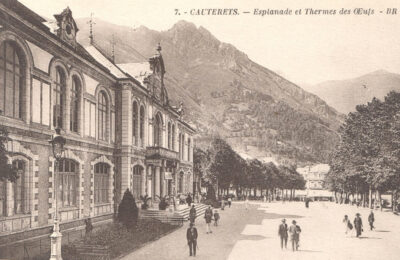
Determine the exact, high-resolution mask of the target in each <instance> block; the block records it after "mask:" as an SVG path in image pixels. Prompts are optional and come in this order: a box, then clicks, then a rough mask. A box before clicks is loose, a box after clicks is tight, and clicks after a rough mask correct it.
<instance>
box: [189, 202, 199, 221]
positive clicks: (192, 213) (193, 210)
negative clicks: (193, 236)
mask: <svg viewBox="0 0 400 260" xmlns="http://www.w3.org/2000/svg"><path fill="white" fill-rule="evenodd" d="M196 216H197V212H196V208H195V207H194V205H192V208H191V209H190V213H189V220H190V223H194V221H195V220H196Z"/></svg>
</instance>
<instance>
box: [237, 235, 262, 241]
mask: <svg viewBox="0 0 400 260" xmlns="http://www.w3.org/2000/svg"><path fill="white" fill-rule="evenodd" d="M241 236H243V237H241V238H239V239H240V240H263V239H266V238H268V237H265V236H260V235H241Z"/></svg>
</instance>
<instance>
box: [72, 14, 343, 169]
mask: <svg viewBox="0 0 400 260" xmlns="http://www.w3.org/2000/svg"><path fill="white" fill-rule="evenodd" d="M87 21H88V20H87V19H80V20H78V21H77V23H78V27H79V29H80V31H79V33H78V40H79V41H80V42H81V43H82V44H83V45H87V44H88V25H87ZM94 32H95V35H94V40H95V43H96V44H97V45H98V46H100V47H101V48H102V49H103V50H104V51H106V52H108V53H111V39H112V37H113V36H112V34H114V41H115V43H116V44H115V59H116V63H127V62H140V61H144V60H147V57H150V56H152V55H153V54H154V53H155V47H156V45H157V43H159V42H160V43H161V46H162V54H163V57H164V62H165V66H166V70H167V73H166V76H165V77H166V87H167V90H168V93H169V97H170V99H171V100H172V104H177V103H178V102H179V101H183V102H184V104H185V120H187V121H189V122H190V123H191V124H193V125H194V126H195V128H196V129H197V131H198V138H197V144H198V145H200V146H202V145H206V144H207V142H209V140H210V137H212V136H216V135H218V136H220V137H223V138H224V139H226V140H227V141H228V142H229V143H230V144H231V145H232V147H233V148H234V149H235V150H236V151H237V152H239V153H240V154H242V155H243V156H244V157H253V158H254V157H256V158H259V159H261V160H265V161H268V160H270V161H271V160H272V161H276V162H283V161H291V162H293V161H295V162H297V163H306V162H326V161H327V159H328V156H329V153H330V151H331V149H332V148H333V147H334V144H335V142H336V141H337V133H336V130H337V129H338V127H339V125H340V123H341V121H342V119H343V118H342V115H340V114H339V113H337V111H336V110H335V109H333V108H331V107H329V106H328V105H327V104H326V103H325V102H324V101H323V100H321V99H320V98H318V97H317V96H315V95H313V94H310V93H308V92H306V91H304V90H303V89H301V88H300V87H298V86H297V85H295V84H293V83H291V82H290V81H288V80H286V79H284V78H283V77H281V76H279V75H277V74H276V73H274V72H273V71H270V70H268V69H267V68H264V67H262V66H260V65H258V64H256V63H255V62H253V61H251V60H250V59H249V58H248V57H247V55H246V54H245V53H243V52H241V51H239V50H237V49H236V48H235V47H234V46H232V45H231V44H227V43H224V42H221V41H219V40H218V39H217V38H215V37H214V36H213V35H212V34H211V33H210V32H209V31H207V30H206V29H205V28H203V27H199V28H197V27H196V26H195V25H194V24H192V23H188V22H185V21H180V22H178V23H176V24H175V25H174V26H173V27H172V28H171V29H169V30H167V31H161V32H158V31H154V30H150V29H148V28H146V27H144V26H141V27H138V28H135V29H134V28H129V27H125V26H119V25H113V24H110V23H107V22H104V21H101V20H99V19H97V20H96V25H95V28H94Z"/></svg>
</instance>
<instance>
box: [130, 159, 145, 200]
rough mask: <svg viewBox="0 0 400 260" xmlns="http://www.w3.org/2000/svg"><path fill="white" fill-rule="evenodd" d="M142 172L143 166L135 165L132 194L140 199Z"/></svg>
mask: <svg viewBox="0 0 400 260" xmlns="http://www.w3.org/2000/svg"><path fill="white" fill-rule="evenodd" d="M142 172H143V167H142V166H139V165H136V166H135V167H133V174H132V195H133V197H134V198H136V199H138V198H139V197H140V195H141V194H142Z"/></svg>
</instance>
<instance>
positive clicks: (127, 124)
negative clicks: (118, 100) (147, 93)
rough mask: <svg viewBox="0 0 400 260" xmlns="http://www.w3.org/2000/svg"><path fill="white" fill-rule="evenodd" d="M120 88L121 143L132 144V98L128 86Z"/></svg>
mask: <svg viewBox="0 0 400 260" xmlns="http://www.w3.org/2000/svg"><path fill="white" fill-rule="evenodd" d="M123 87H124V88H123V89H122V110H121V118H122V120H121V130H122V137H121V143H122V145H132V104H131V102H132V100H131V92H130V90H129V88H128V86H123Z"/></svg>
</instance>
